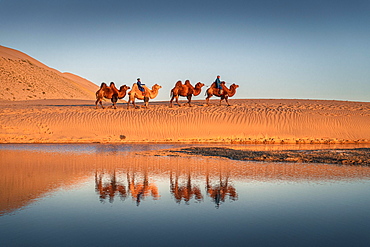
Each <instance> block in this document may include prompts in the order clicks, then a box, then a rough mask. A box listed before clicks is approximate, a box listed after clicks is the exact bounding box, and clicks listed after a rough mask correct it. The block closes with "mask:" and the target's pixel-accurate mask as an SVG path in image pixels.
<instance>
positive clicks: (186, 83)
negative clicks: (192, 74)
mask: <svg viewBox="0 0 370 247" xmlns="http://www.w3.org/2000/svg"><path fill="white" fill-rule="evenodd" d="M185 85H186V86H189V87H191V88H192V87H193V85H191V84H190V81H189V80H186V81H185Z"/></svg>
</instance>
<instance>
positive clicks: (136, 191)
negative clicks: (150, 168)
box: [127, 171, 160, 206]
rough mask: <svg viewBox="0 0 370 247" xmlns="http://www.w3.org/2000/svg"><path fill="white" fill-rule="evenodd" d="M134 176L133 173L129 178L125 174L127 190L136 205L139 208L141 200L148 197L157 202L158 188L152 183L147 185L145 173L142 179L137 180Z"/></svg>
mask: <svg viewBox="0 0 370 247" xmlns="http://www.w3.org/2000/svg"><path fill="white" fill-rule="evenodd" d="M136 175H137V174H135V172H133V174H132V175H131V176H130V174H129V173H127V181H128V190H129V192H130V194H131V197H132V199H133V200H135V201H136V205H137V206H139V205H140V202H141V200H143V199H145V198H146V197H148V196H149V195H151V196H152V197H153V199H154V200H158V199H159V197H160V195H159V192H158V187H157V186H156V185H155V184H154V183H149V180H148V173H147V172H146V171H145V172H144V175H143V178H142V179H140V178H139V179H137V176H136Z"/></svg>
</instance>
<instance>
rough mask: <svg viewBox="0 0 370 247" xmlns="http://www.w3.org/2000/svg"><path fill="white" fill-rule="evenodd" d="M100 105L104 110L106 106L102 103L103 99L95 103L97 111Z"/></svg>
mask: <svg viewBox="0 0 370 247" xmlns="http://www.w3.org/2000/svg"><path fill="white" fill-rule="evenodd" d="M99 103H100V105H101V108H103V109H104V106H103V103H102V100H101V99H97V100H96V101H95V109H98V104H99Z"/></svg>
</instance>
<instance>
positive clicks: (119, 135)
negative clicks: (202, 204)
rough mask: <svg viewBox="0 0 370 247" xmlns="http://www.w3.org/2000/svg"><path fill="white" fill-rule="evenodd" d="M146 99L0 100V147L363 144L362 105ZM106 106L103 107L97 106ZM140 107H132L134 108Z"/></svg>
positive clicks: (368, 119)
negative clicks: (134, 102)
mask: <svg viewBox="0 0 370 247" xmlns="http://www.w3.org/2000/svg"><path fill="white" fill-rule="evenodd" d="M230 102H231V103H232V106H229V107H228V106H226V105H222V106H218V102H217V101H211V105H210V106H205V104H204V103H205V102H204V100H202V101H195V102H194V106H193V107H177V106H176V107H173V108H170V107H169V103H168V102H150V104H149V109H145V108H140V109H133V108H131V109H129V110H127V109H126V104H123V103H120V104H118V109H109V108H107V109H101V108H99V109H95V105H94V101H93V100H91V101H83V100H62V99H60V100H34V101H21V102H10V101H7V102H5V101H4V102H1V103H0V126H1V127H0V143H79V142H81V143H92V142H100V143H107V142H112V143H114V142H116V143H125V142H181V141H185V142H230V143H243V144H249V143H369V140H370V103H365V102H344V101H319V100H283V99H276V100H258V99H250V100H236V99H235V100H231V101H230ZM104 104H105V105H109V103H108V102H105V103H104ZM142 104H143V103H142V102H140V103H139V105H142Z"/></svg>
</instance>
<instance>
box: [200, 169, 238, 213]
mask: <svg viewBox="0 0 370 247" xmlns="http://www.w3.org/2000/svg"><path fill="white" fill-rule="evenodd" d="M207 194H208V195H209V196H210V197H211V198H212V199H213V202H214V203H215V204H216V208H219V207H220V204H221V203H222V202H225V199H226V197H229V199H230V200H231V201H236V200H237V199H238V194H237V193H236V189H235V188H234V186H233V185H231V184H230V183H229V176H228V174H227V175H226V176H225V177H224V178H223V177H222V174H220V177H219V179H218V180H216V181H215V182H214V183H212V181H211V179H210V177H209V175H208V174H207Z"/></svg>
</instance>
